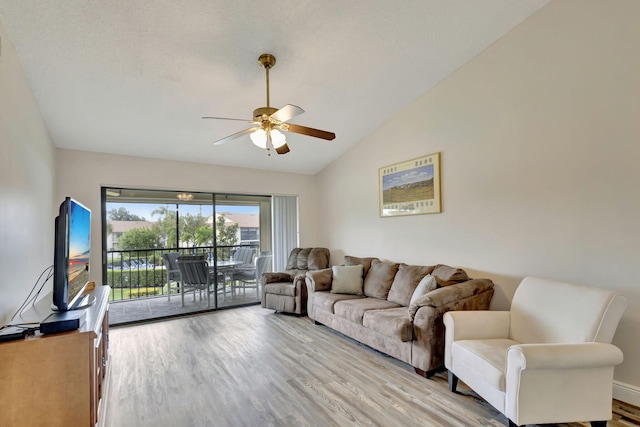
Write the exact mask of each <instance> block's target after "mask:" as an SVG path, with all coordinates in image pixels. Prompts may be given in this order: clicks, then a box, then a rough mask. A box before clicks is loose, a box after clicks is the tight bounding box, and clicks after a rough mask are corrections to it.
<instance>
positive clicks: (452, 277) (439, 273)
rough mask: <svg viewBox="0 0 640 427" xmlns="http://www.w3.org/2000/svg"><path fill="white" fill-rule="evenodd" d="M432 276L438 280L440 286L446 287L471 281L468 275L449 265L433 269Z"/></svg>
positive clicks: (439, 265)
mask: <svg viewBox="0 0 640 427" xmlns="http://www.w3.org/2000/svg"><path fill="white" fill-rule="evenodd" d="M431 275H432V276H433V277H435V278H436V282H438V286H440V287H444V286H449V285H454V284H456V283H462V282H465V281H467V280H469V276H467V273H466V272H465V271H464V270H463V269H461V268H454V267H449V266H448V265H444V264H438V265H436V268H434V269H433V271H432V272H431Z"/></svg>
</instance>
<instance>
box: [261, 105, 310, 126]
mask: <svg viewBox="0 0 640 427" xmlns="http://www.w3.org/2000/svg"><path fill="white" fill-rule="evenodd" d="M302 113H304V110H303V109H302V108H300V107H298V106H297V105H291V104H287V105H285V106H284V107H282V108H281V109H279V110H278V111H276V112H275V113H273V114H272V115H271V116H269V118H270V119H274V120H276V121H278V122H281V123H284V122H286V121H288V120H291V119H292V118H294V117H295V116H299V115H300V114H302Z"/></svg>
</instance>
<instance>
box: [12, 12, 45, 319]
mask: <svg viewBox="0 0 640 427" xmlns="http://www.w3.org/2000/svg"><path fill="white" fill-rule="evenodd" d="M0 39H1V40H2V46H1V52H2V56H1V57H0V271H1V272H2V278H1V279H0V325H3V324H5V323H7V322H8V321H9V319H10V317H11V316H12V315H13V313H14V312H15V310H16V309H17V308H18V307H19V306H20V304H22V302H23V301H24V299H25V298H26V297H27V294H28V293H29V291H30V290H31V288H32V287H33V285H34V284H35V282H36V280H37V279H38V276H39V275H40V273H41V272H42V271H43V270H44V269H45V268H47V267H48V266H50V265H51V264H53V234H54V231H53V230H54V228H53V224H54V217H55V214H54V209H53V206H54V204H53V201H52V200H53V181H54V170H55V169H54V166H53V158H54V154H53V151H54V148H53V143H52V141H51V138H50V137H49V133H48V131H47V129H46V127H45V125H44V122H43V120H42V117H41V115H40V110H39V108H38V105H37V103H36V100H35V98H34V96H33V93H32V92H31V88H30V87H29V84H28V82H27V79H26V76H25V74H24V71H23V70H22V66H21V65H20V63H19V62H18V59H17V56H16V53H15V50H14V48H13V46H12V44H11V42H10V41H9V37H7V33H6V31H5V29H4V26H3V25H2V22H0ZM49 290H51V282H49V283H48V285H47V286H46V288H45V292H48V291H49Z"/></svg>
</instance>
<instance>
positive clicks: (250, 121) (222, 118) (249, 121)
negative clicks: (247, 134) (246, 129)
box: [203, 117, 254, 123]
mask: <svg viewBox="0 0 640 427" xmlns="http://www.w3.org/2000/svg"><path fill="white" fill-rule="evenodd" d="M203 119H214V120H235V121H238V122H247V123H253V122H254V120H248V119H231V118H229V117H203Z"/></svg>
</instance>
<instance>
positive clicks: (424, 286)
mask: <svg viewBox="0 0 640 427" xmlns="http://www.w3.org/2000/svg"><path fill="white" fill-rule="evenodd" d="M437 287H438V282H436V278H435V277H433V276H432V275H430V274H427V275H426V276H424V277H423V278H422V280H421V281H420V283H418V286H416V290H415V291H413V295H411V300H410V301H409V305H412V304H413V303H414V302H415V301H416V300H417V299H418V298H420V297H421V296H422V295H425V294H426V293H428V292H431V291H433V290H435V289H436V288H437Z"/></svg>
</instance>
